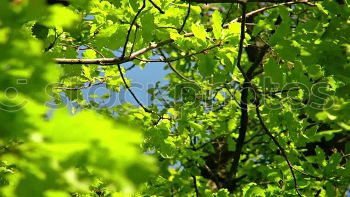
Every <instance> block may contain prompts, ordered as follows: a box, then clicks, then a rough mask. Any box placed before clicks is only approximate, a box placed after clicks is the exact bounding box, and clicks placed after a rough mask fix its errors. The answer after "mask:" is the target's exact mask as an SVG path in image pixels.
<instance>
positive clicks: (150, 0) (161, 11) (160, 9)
mask: <svg viewBox="0 0 350 197" xmlns="http://www.w3.org/2000/svg"><path fill="white" fill-rule="evenodd" d="M148 1H149V2H150V3H151V4H152V5H153V7H155V8H156V9H157V10H158V11H159V12H160V13H161V14H165V12H164V11H163V10H162V8H160V7H159V6H158V5H157V4H155V3H154V2H153V1H152V0H148Z"/></svg>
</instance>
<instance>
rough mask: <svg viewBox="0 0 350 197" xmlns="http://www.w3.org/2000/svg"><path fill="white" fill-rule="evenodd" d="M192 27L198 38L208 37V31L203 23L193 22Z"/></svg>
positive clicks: (204, 38) (203, 39)
mask: <svg viewBox="0 0 350 197" xmlns="http://www.w3.org/2000/svg"><path fill="white" fill-rule="evenodd" d="M191 29H192V31H193V34H194V36H195V37H196V38H198V39H200V40H202V41H205V40H206V38H207V31H206V30H205V28H204V26H203V25H196V24H192V26H191Z"/></svg>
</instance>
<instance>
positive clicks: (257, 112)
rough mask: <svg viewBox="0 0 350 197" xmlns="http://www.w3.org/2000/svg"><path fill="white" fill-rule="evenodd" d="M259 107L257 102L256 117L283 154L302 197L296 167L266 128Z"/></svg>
mask: <svg viewBox="0 0 350 197" xmlns="http://www.w3.org/2000/svg"><path fill="white" fill-rule="evenodd" d="M259 105H260V104H259V102H257V103H256V115H257V116H258V119H259V121H260V124H261V126H262V128H263V129H264V131H265V133H266V134H267V135H268V136H269V137H270V138H271V139H272V141H273V143H274V144H275V145H276V146H277V147H278V149H279V150H280V152H281V153H282V156H283V157H284V159H285V160H286V162H287V164H288V167H289V169H290V172H291V173H292V176H293V180H294V187H295V191H296V192H297V194H298V196H302V195H301V194H300V191H299V187H298V182H297V179H296V177H295V174H294V171H293V169H294V167H293V165H292V163H291V162H290V161H289V159H288V156H287V154H286V151H285V150H284V148H283V147H282V146H281V145H280V143H279V142H278V141H277V139H276V138H275V137H274V136H273V135H272V133H271V132H270V131H269V129H268V128H267V127H266V125H265V123H264V121H263V119H262V117H261V115H260V110H259Z"/></svg>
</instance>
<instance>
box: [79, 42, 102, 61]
mask: <svg viewBox="0 0 350 197" xmlns="http://www.w3.org/2000/svg"><path fill="white" fill-rule="evenodd" d="M84 45H85V46H87V47H88V48H89V49H91V50H93V51H95V52H96V53H97V54H99V55H100V56H101V57H103V58H106V57H105V56H104V55H103V54H102V53H101V52H100V51H98V50H97V49H95V48H93V47H91V46H90V45H88V44H84Z"/></svg>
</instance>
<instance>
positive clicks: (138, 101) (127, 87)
mask: <svg viewBox="0 0 350 197" xmlns="http://www.w3.org/2000/svg"><path fill="white" fill-rule="evenodd" d="M117 65H118V70H119V73H120V76H121V78H122V80H123V83H124V85H125V87H126V89H128V91H129V92H130V94H131V96H132V97H133V98H134V99H135V101H136V102H137V103H138V104H139V105H140V106H141V107H142V109H143V110H145V111H146V112H149V113H152V111H151V110H149V109H147V108H146V107H145V106H144V105H143V104H142V103H141V102H140V100H139V99H138V98H137V97H136V95H135V94H134V92H133V91H132V90H131V89H130V87H129V85H128V83H127V82H126V80H125V78H124V74H123V71H122V68H121V66H120V64H117Z"/></svg>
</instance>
